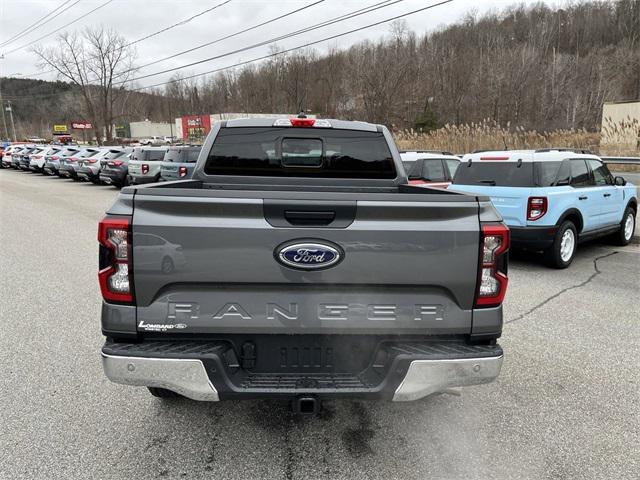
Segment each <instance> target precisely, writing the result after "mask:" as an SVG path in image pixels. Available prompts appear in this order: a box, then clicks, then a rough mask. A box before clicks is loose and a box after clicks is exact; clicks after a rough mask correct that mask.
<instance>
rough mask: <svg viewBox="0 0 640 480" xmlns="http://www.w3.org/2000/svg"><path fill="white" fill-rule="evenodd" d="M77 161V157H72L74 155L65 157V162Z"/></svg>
mask: <svg viewBox="0 0 640 480" xmlns="http://www.w3.org/2000/svg"><path fill="white" fill-rule="evenodd" d="M77 161H78V159H77V158H74V157H69V158H67V162H71V163H73V162H77Z"/></svg>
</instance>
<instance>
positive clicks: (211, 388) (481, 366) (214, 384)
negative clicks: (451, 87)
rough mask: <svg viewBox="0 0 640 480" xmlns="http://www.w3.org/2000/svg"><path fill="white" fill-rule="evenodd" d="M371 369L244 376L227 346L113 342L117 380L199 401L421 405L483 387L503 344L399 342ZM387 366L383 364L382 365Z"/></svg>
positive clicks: (108, 363) (109, 360)
mask: <svg viewBox="0 0 640 480" xmlns="http://www.w3.org/2000/svg"><path fill="white" fill-rule="evenodd" d="M390 350H395V352H393V353H392V355H391V356H388V357H386V358H383V357H381V356H380V355H379V354H377V355H376V356H375V360H374V361H373V362H372V365H371V366H370V367H368V368H367V369H366V370H365V371H362V372H359V373H356V374H349V373H335V372H333V373H328V372H325V373H313V372H312V371H308V372H307V371H305V372H303V373H300V369H298V372H297V373H287V372H279V373H260V372H255V371H244V370H243V369H242V368H240V366H239V365H238V364H237V363H236V362H235V361H234V359H235V357H234V356H232V355H230V354H229V351H228V349H227V348H226V347H225V345H224V342H207V343H196V342H181V343H177V342H147V343H142V344H123V343H110V342H107V344H105V346H104V347H103V349H102V361H103V367H104V372H105V374H106V376H107V377H108V378H109V380H111V381H112V382H115V383H120V384H124V385H133V386H146V387H158V388H165V389H168V390H172V391H174V392H176V393H179V394H180V395H183V396H185V397H188V398H191V399H193V400H201V401H218V400H227V399H242V398H295V397H299V396H301V395H304V396H314V397H318V398H347V397H358V398H364V399H388V400H393V401H396V402H402V401H412V400H418V399H420V398H423V397H426V396H428V395H431V394H433V393H438V392H443V391H446V390H447V389H450V388H455V387H464V386H470V385H480V384H483V383H489V382H491V381H493V380H494V379H495V378H496V377H497V376H498V375H499V373H500V369H501V367H502V360H503V353H502V348H500V346H498V345H496V346H481V345H475V346H474V345H465V344H452V343H448V344H434V343H424V344H420V343H406V342H398V343H397V344H396V345H393V347H392V348H391V349H390ZM383 364H384V365H383Z"/></svg>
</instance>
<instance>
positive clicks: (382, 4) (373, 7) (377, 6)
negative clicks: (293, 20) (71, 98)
mask: <svg viewBox="0 0 640 480" xmlns="http://www.w3.org/2000/svg"><path fill="white" fill-rule="evenodd" d="M403 1H405V0H394V1H392V2H390V0H385V1H382V2H379V3H376V4H374V5H371V6H369V7H365V8H360V9H358V10H354V11H353V12H350V13H347V14H343V15H340V16H338V17H334V18H332V19H330V20H325V21H323V22H320V23H317V24H314V25H311V26H308V27H305V28H302V29H300V30H296V31H294V32H290V33H287V34H284V35H280V36H277V37H274V38H270V39H268V40H264V41H262V42H258V43H254V44H253V45H249V46H247V47H243V48H238V49H236V50H233V51H231V52H226V53H222V54H219V55H215V56H213V57H209V58H205V59H203V60H198V61H196V62H191V63H188V64H185V65H181V66H179V67H173V68H167V69H165V70H161V71H159V72H154V73H149V74H147V75H141V76H139V77H135V78H132V79H129V80H127V81H123V82H119V84H122V83H126V82H129V81H135V80H142V79H144V78H149V77H155V76H157V75H162V74H164V73H169V72H175V71H177V70H182V69H184V68H188V67H193V66H194V65H199V64H201V63H206V62H211V61H213V60H219V59H220V58H224V57H228V56H230V55H235V54H237V53H242V52H245V51H247V50H252V49H254V48H257V47H261V46H264V45H268V44H271V43H274V42H278V41H280V40H285V39H287V38H290V37H294V36H297V35H301V34H303V33H307V32H310V31H313V30H317V29H319V28H323V27H326V26H329V25H332V24H334V23H338V22H342V21H344V20H348V19H351V18H355V17H358V16H360V15H364V14H366V13H371V12H373V11H375V10H379V9H381V8H386V7H390V6H392V5H395V4H396V3H399V2H403ZM389 2H390V3H389ZM123 73H127V72H123Z"/></svg>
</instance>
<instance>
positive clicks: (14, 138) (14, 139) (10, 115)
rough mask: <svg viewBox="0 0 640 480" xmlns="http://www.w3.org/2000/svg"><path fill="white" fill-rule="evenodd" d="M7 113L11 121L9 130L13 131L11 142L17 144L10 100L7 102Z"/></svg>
mask: <svg viewBox="0 0 640 480" xmlns="http://www.w3.org/2000/svg"><path fill="white" fill-rule="evenodd" d="M7 111H8V112H9V118H10V119H11V129H12V130H13V141H14V142H17V141H18V139H17V137H16V124H15V123H13V107H12V106H11V100H7Z"/></svg>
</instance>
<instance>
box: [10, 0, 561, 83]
mask: <svg viewBox="0 0 640 480" xmlns="http://www.w3.org/2000/svg"><path fill="white" fill-rule="evenodd" d="M76 1H77V0H69V1H68V3H67V4H66V5H65V8H66V6H69V5H72V4H73V3H74V2H76ZM105 1H106V0H80V1H79V2H78V3H77V4H76V5H74V6H73V7H71V8H70V9H69V10H67V11H65V12H64V13H62V14H61V15H60V16H58V17H57V18H55V19H54V20H52V21H50V22H49V23H47V24H46V25H44V26H42V27H38V28H36V29H35V30H34V31H33V32H31V33H29V34H27V35H24V36H23V37H21V38H19V39H16V40H15V41H12V42H10V43H8V44H6V45H4V46H1V47H0V53H2V54H3V55H4V59H2V60H0V76H24V77H33V78H40V79H45V80H53V79H55V78H56V77H55V74H53V73H47V72H46V70H43V72H44V74H42V73H40V74H37V72H38V70H39V69H38V67H37V61H36V56H35V55H34V54H33V53H31V52H30V51H29V48H30V47H26V48H21V49H19V50H17V51H15V52H11V50H13V49H17V48H19V47H22V46H23V45H25V44H28V43H30V42H32V41H34V40H36V39H38V38H39V37H41V36H43V35H46V34H47V33H49V32H51V31H54V30H56V29H58V28H60V27H62V26H63V25H65V24H66V23H69V22H71V21H72V20H74V19H76V18H80V20H79V21H78V22H76V23H74V24H73V25H71V26H69V27H67V28H66V29H63V30H61V31H64V30H77V29H82V28H84V27H86V26H99V25H104V26H106V27H111V28H114V29H116V30H117V31H118V32H119V33H120V34H121V35H123V36H124V37H125V38H126V39H127V40H130V41H134V40H137V39H139V38H141V37H144V36H145V35H149V34H151V33H154V32H156V31H158V30H161V29H163V28H165V27H168V26H170V25H172V24H174V23H177V22H179V21H182V20H185V19H187V18H189V17H191V16H193V15H195V14H197V13H199V12H202V11H203V10H205V9H207V8H211V7H213V6H215V5H218V4H221V3H223V2H224V1H225V0H153V1H149V0H112V1H111V2H110V3H108V4H107V5H106V6H104V7H103V8H101V9H99V10H97V11H95V12H94V13H91V14H88V12H90V11H91V10H92V9H94V8H96V7H98V6H100V5H101V4H104V3H105ZM316 1H318V0H230V1H229V2H228V3H226V4H224V5H223V6H221V7H219V8H217V9H215V10H213V11H211V12H209V13H206V14H204V15H202V16H200V17H198V18H196V19H194V20H192V21H190V22H189V23H187V24H184V25H180V26H177V27H175V28H173V29H170V30H168V31H166V32H164V33H161V34H159V35H156V36H154V37H152V38H149V39H147V40H144V41H142V42H140V43H138V44H137V45H136V51H137V58H138V65H142V64H144V63H149V62H151V61H154V60H157V59H161V58H163V57H165V56H168V55H171V54H174V53H177V52H179V51H182V50H185V49H188V48H192V47H194V46H197V45H198V44H202V43H205V42H210V41H212V40H215V39H216V38H219V37H223V36H225V35H229V34H231V33H234V32H237V31H239V30H242V29H244V28H247V27H250V26H252V25H254V24H258V23H261V22H263V21H266V20H268V19H270V18H273V17H276V16H278V15H282V14H284V13H286V12H288V11H291V10H295V9H296V8H300V7H302V6H305V5H309V4H312V3H315V2H316ZM380 1H381V0H324V1H323V2H322V3H319V4H318V5H315V6H312V7H311V8H308V9H306V10H304V11H301V12H299V13H296V14H294V15H291V16H289V17H287V18H284V19H281V20H278V21H276V22H274V23H271V24H269V25H265V26H263V27H260V28H258V29H256V30H252V31H250V32H247V33H244V34H242V35H239V36H237V37H234V38H231V39H228V40H225V41H222V42H219V43H217V44H215V45H211V46H208V47H205V48H202V49H199V50H196V51H194V52H191V53H188V54H185V55H182V56H179V57H176V58H173V59H171V60H166V61H164V62H161V63H158V64H155V65H152V66H149V67H146V68H143V69H141V70H140V72H138V73H137V74H136V76H141V75H146V74H150V73H154V72H158V71H160V70H165V69H168V68H173V67H179V66H182V65H184V64H186V63H190V62H194V61H198V60H201V59H204V58H207V57H212V56H215V55H220V54H223V53H226V52H229V51H233V50H235V49H238V48H242V47H245V46H248V45H251V44H253V43H258V42H261V41H264V40H268V39H270V38H273V37H276V36H278V35H282V34H285V33H289V32H291V31H294V30H297V29H300V28H305V27H307V26H311V25H314V24H316V23H319V22H322V21H325V20H329V19H331V18H333V17H336V16H339V15H342V14H346V13H349V12H352V11H354V10H357V9H360V8H363V7H367V6H370V5H374V4H378V3H380ZM437 1H438V0H403V1H400V2H399V3H396V4H393V5H391V6H388V7H386V8H382V9H379V10H377V11H375V12H371V13H367V14H365V15H361V16H358V17H355V18H352V19H349V20H346V21H343V22H339V23H336V24H334V25H330V26H328V27H326V28H321V29H318V30H314V31H312V32H309V33H305V34H303V35H298V36H296V37H292V38H288V39H285V40H282V41H280V42H277V44H278V46H279V47H280V48H282V49H287V48H291V47H295V46H297V45H301V44H304V43H307V42H310V41H314V40H318V39H321V38H324V37H328V36H331V35H335V34H338V33H341V32H344V31H348V30H351V29H354V28H358V27H360V26H363V25H366V24H369V23H374V22H377V21H380V20H384V19H387V18H389V17H393V16H396V15H401V14H403V13H407V12H410V11H412V10H416V9H418V8H421V7H424V6H427V5H430V4H433V3H437ZM63 3H65V1H64V0H0V9H1V10H0V16H1V23H0V25H2V27H1V30H0V44H1V43H4V42H6V41H7V40H9V39H11V38H12V37H13V36H15V35H16V34H17V33H19V32H20V31H21V30H23V29H24V28H25V27H27V26H29V25H30V24H31V23H33V22H35V21H36V20H38V19H39V18H40V17H43V16H44V15H46V14H47V13H49V12H50V11H52V10H54V9H55V8H57V7H58V6H60V5H61V4H63ZM390 3H392V2H390ZM514 3H525V4H532V3H535V2H534V1H532V0H524V1H514V0H475V1H469V0H453V2H451V3H449V4H446V5H442V6H438V7H435V8H433V9H429V10H426V11H424V12H420V13H417V14H414V15H410V16H408V17H406V22H407V24H408V26H409V28H410V29H412V30H414V31H416V32H418V33H424V32H428V31H432V30H434V29H437V28H440V27H442V26H445V25H448V24H451V23H455V22H457V21H459V20H460V19H461V18H463V17H464V15H465V14H467V13H469V12H474V11H475V12H477V13H478V14H483V13H486V12H489V11H500V10H501V9H503V8H505V7H507V6H509V5H513V4H514ZM545 3H547V4H550V5H558V4H563V3H564V0H556V1H552V0H545ZM388 33H389V24H382V25H379V26H376V27H373V28H370V29H367V30H364V31H360V32H357V33H353V34H350V35H347V36H344V37H340V38H338V39H334V40H332V41H330V42H324V43H320V44H318V45H315V46H314V48H315V49H317V50H318V51H325V50H326V49H327V48H328V47H329V46H333V47H338V48H344V47H348V46H349V45H351V44H353V43H356V42H358V41H360V40H363V39H372V40H375V39H377V38H380V36H385V35H388ZM56 35H57V33H56V34H54V35H50V36H48V37H47V38H45V39H43V40H41V41H40V42H39V43H41V44H52V43H54V42H55V37H56ZM268 52H269V46H268V45H265V46H262V47H258V48H254V49H251V50H248V51H246V52H242V53H236V54H233V55H230V56H227V57H225V58H222V59H219V60H214V61H210V62H207V63H204V64H201V65H198V66H193V67H189V68H186V69H183V70H181V73H182V74H183V75H189V74H196V73H200V72H204V71H207V70H212V69H215V68H221V67H226V66H228V65H232V64H234V63H238V62H243V61H246V60H250V59H253V58H256V57H260V56H262V55H265V54H267V53H268ZM170 76H171V73H167V74H163V75H158V76H153V77H150V78H145V79H141V80H139V81H138V82H137V85H138V86H145V85H152V84H154V83H158V82H162V81H166V80H168V79H169V77H170Z"/></svg>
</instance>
